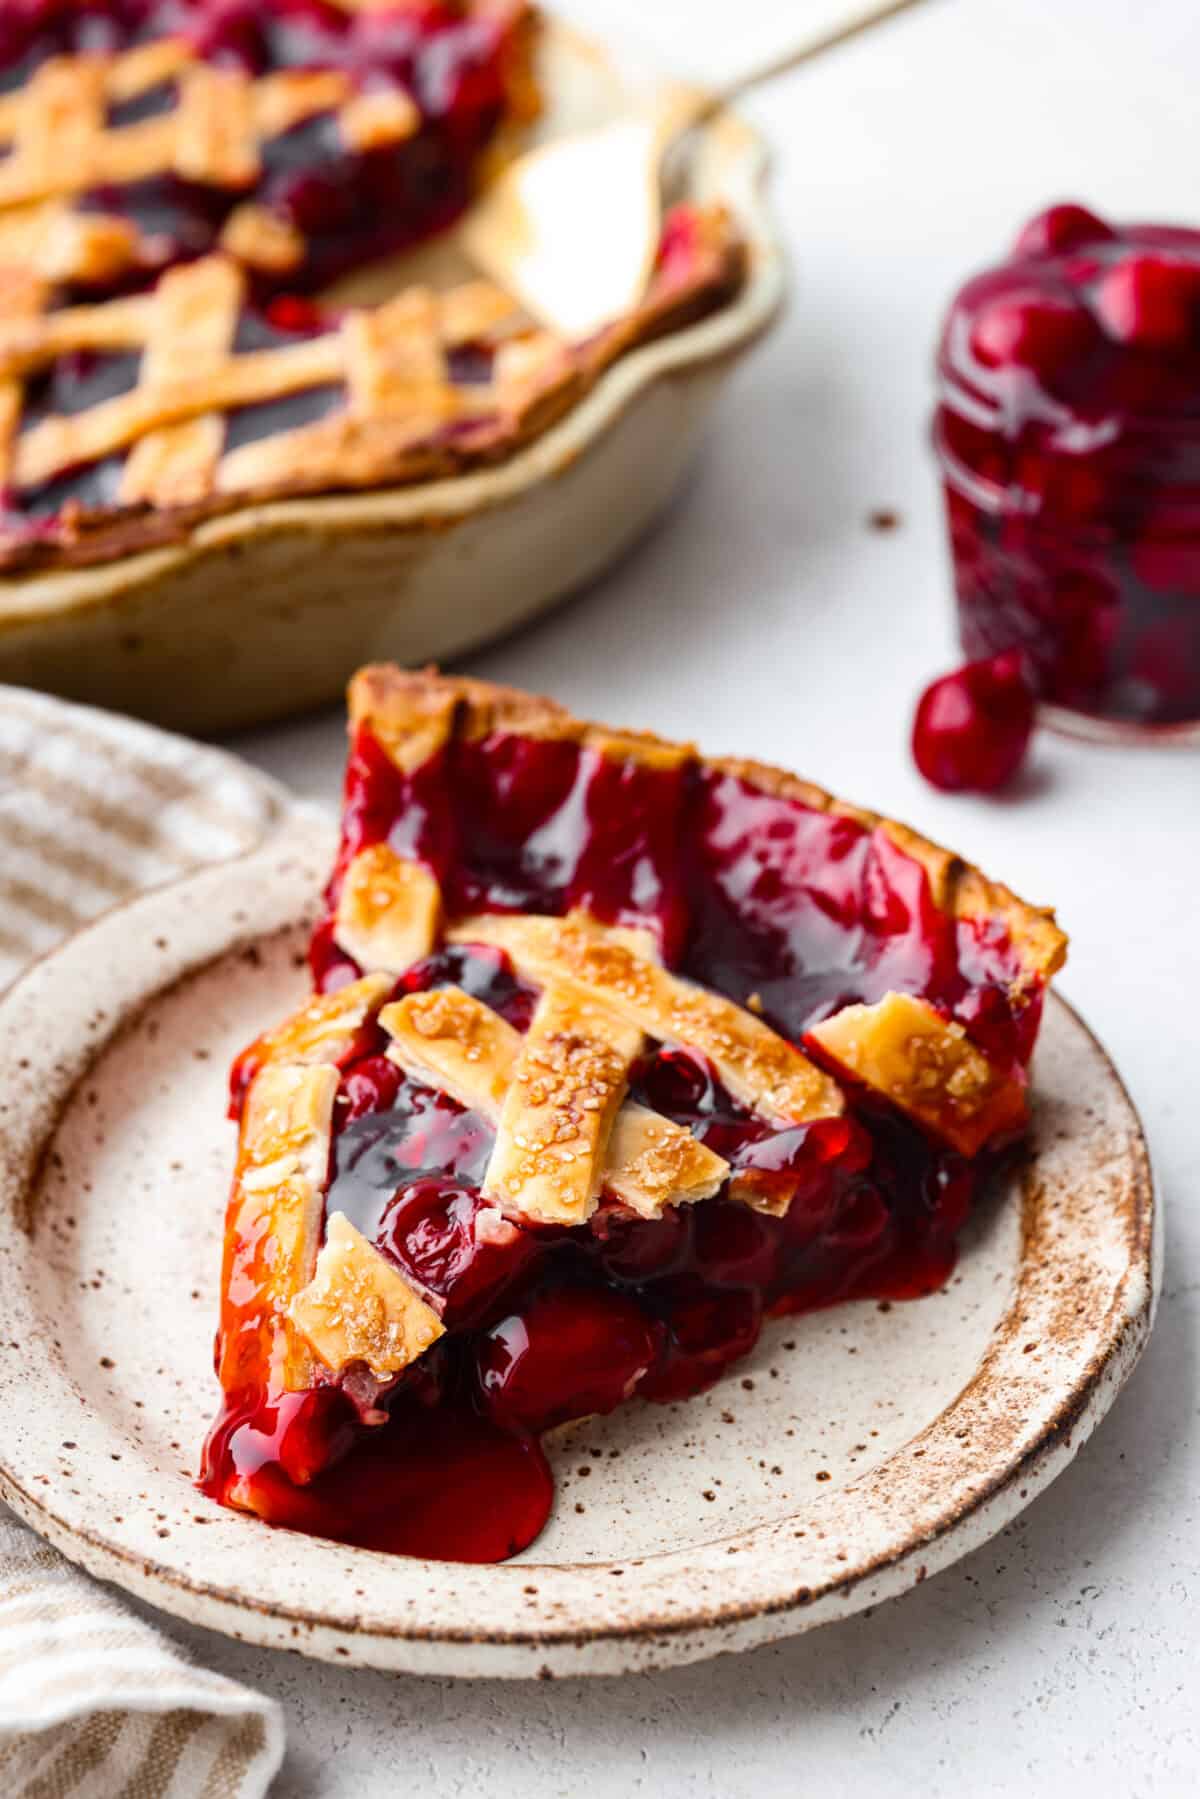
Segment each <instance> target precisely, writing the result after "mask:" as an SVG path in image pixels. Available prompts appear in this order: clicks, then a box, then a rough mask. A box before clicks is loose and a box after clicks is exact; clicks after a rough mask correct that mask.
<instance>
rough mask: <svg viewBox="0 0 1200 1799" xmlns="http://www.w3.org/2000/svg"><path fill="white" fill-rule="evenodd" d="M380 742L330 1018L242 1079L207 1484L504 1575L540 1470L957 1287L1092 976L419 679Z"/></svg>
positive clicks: (555, 719)
mask: <svg viewBox="0 0 1200 1799" xmlns="http://www.w3.org/2000/svg"><path fill="white" fill-rule="evenodd" d="M350 711H351V733H352V744H351V753H350V761H349V768H348V773H347V779H346V796H345V811H344V818H343V828H342V840H341V849H340V853H339V856H338V859H337V863H336V867H335V870H334V873H333V877H332V880H331V882H330V885H329V888H328V892H327V896H326V908H325V916H324V917H323V919H322V921H321V922H320V924H319V925H318V927H317V929H316V932H315V935H314V937H313V941H312V950H311V962H312V971H313V977H314V986H315V992H314V995H313V997H312V998H311V999H310V1000H309V1002H308V1003H307V1004H306V1005H305V1006H304V1007H303V1008H302V1009H301V1010H300V1011H299V1012H298V1013H297V1014H296V1015H295V1016H294V1017H293V1018H291V1019H289V1020H287V1021H285V1022H284V1023H283V1024H281V1025H280V1026H278V1027H277V1028H276V1029H274V1030H272V1031H269V1032H267V1033H266V1034H265V1035H264V1036H262V1037H260V1038H259V1039H258V1040H257V1041H256V1042H255V1043H254V1044H252V1045H251V1046H250V1047H249V1049H247V1050H246V1051H245V1052H244V1054H243V1055H242V1056H241V1057H240V1058H239V1059H238V1061H237V1063H236V1065H235V1067H234V1071H233V1079H232V1110H233V1114H234V1116H235V1117H236V1118H237V1119H238V1121H239V1127H240V1141H239V1150H238V1158H237V1168H236V1174H235V1178H234V1186H233V1194H232V1198H231V1201H230V1207H229V1213H228V1222H227V1231H226V1250H225V1264H224V1278H223V1295H224V1297H223V1304H222V1312H221V1325H220V1331H219V1335H218V1342H217V1368H218V1373H219V1376H220V1380H221V1384H222V1386H223V1388H224V1393H225V1401H224V1407H223V1410H222V1412H221V1415H220V1418H219V1419H218V1421H217V1423H216V1424H215V1426H214V1428H213V1430H212V1433H211V1435H210V1437H209V1440H208V1444H207V1446H206V1451H205V1458H204V1467H203V1473H202V1477H201V1478H202V1485H203V1487H204V1488H205V1490H206V1491H207V1492H209V1493H211V1494H212V1495H213V1496H214V1497H216V1498H218V1499H220V1500H221V1501H222V1502H224V1503H225V1504H227V1505H230V1506H233V1507H237V1508H241V1509H243V1510H246V1511H249V1512H254V1513H257V1514H258V1515H259V1516H260V1517H262V1518H264V1519H267V1520H269V1521H270V1522H272V1523H276V1524H283V1525H289V1526H291V1527H293V1528H296V1529H301V1530H306V1531H310V1532H313V1533H315V1534H318V1535H321V1536H326V1537H333V1538H335V1539H339V1540H343V1541H347V1542H352V1543H357V1544H362V1545H366V1546H368V1547H371V1548H375V1549H385V1550H393V1551H400V1552H405V1553H410V1554H419V1555H429V1556H443V1557H448V1558H455V1559H462V1560H473V1561H490V1560H498V1559H502V1558H503V1557H505V1556H508V1555H510V1554H512V1553H514V1552H516V1551H517V1550H519V1549H521V1548H523V1547H524V1546H525V1545H526V1544H528V1543H529V1542H530V1541H532V1539H533V1538H534V1537H535V1536H536V1535H537V1533H538V1531H539V1530H540V1528H541V1527H542V1524H543V1523H544V1521H545V1519H546V1517H547V1514H548V1511H549V1508H550V1505H551V1501H552V1483H551V1477H550V1473H549V1469H548V1465H547V1462H546V1459H545V1457H544V1454H543V1452H542V1449H541V1446H540V1442H539V1436H540V1433H542V1432H544V1431H546V1430H548V1429H550V1428H552V1427H553V1426H555V1425H558V1424H561V1423H563V1422H565V1421H567V1420H569V1419H573V1418H579V1417H582V1416H585V1415H588V1414H590V1413H595V1412H607V1411H610V1410H612V1409H613V1408H614V1407H615V1406H617V1405H619V1404H620V1403H622V1402H623V1401H624V1400H626V1399H629V1398H632V1397H634V1396H636V1397H638V1398H641V1399H644V1400H649V1401H652V1402H660V1403H661V1402H664V1401H671V1400H678V1399H681V1398H683V1397H686V1396H687V1395H690V1394H694V1393H697V1392H699V1391H702V1390H703V1389H704V1388H706V1387H708V1386H710V1385H711V1384H712V1383H713V1382H714V1381H716V1380H717V1379H718V1378H719V1377H720V1376H721V1374H722V1372H723V1371H724V1370H725V1369H726V1368H727V1367H728V1366H729V1364H730V1363H732V1362H734V1361H736V1360H737V1359H738V1358H739V1357H741V1356H743V1355H745V1354H746V1352H747V1351H748V1350H749V1349H750V1348H751V1347H752V1346H753V1344H754V1342H755V1340H756V1338H757V1336H758V1334H759V1331H760V1329H761V1327H762V1324H763V1320H764V1318H766V1317H769V1316H773V1315H774V1316H777V1315H779V1314H782V1313H787V1312H795V1311H802V1310H807V1309H811V1308H813V1307H816V1306H825V1305H829V1304H831V1303H833V1302H835V1301H839V1300H843V1299H850V1298H862V1297H869V1296H870V1297H883V1296H887V1297H915V1296H917V1295H919V1294H922V1293H927V1292H930V1291H932V1290H933V1289H935V1288H937V1287H938V1286H940V1285H941V1284H942V1283H943V1282H944V1281H945V1279H946V1278H947V1275H948V1273H949V1271H950V1269H951V1267H952V1265H953V1260H954V1243H955V1235H956V1232H957V1230H958V1228H959V1226H960V1225H961V1224H962V1222H963V1219H964V1217H965V1216H966V1213H967V1211H968V1208H969V1206H970V1203H971V1199H972V1195H973V1193H974V1191H975V1188H976V1185H977V1182H978V1180H979V1179H980V1177H981V1175H982V1174H983V1173H985V1172H986V1170H987V1169H988V1168H989V1166H991V1164H992V1163H993V1161H994V1159H995V1157H996V1156H997V1154H998V1153H999V1152H1000V1151H1001V1150H1002V1149H1003V1148H1004V1146H1005V1145H1008V1144H1010V1143H1012V1142H1013V1141H1014V1140H1015V1139H1016V1138H1017V1137H1018V1136H1019V1134H1020V1132H1021V1130H1022V1128H1023V1125H1024V1123H1025V1119H1026V1109H1027V1089H1028V1077H1027V1068H1028V1063H1029V1059H1030V1055H1031V1053H1032V1050H1033V1046H1034V1039H1035V1037H1036V1034H1037V1028H1038V1021H1039V1017H1040V1013H1041V1008H1042V1000H1043V996H1044V993H1045V989H1046V986H1047V983H1048V982H1049V980H1050V977H1051V976H1052V975H1053V973H1054V972H1055V970H1056V969H1057V968H1058V967H1059V966H1060V965H1061V963H1062V961H1063V958H1064V954H1065V947H1066V942H1065V938H1064V937H1063V935H1062V933H1061V932H1060V931H1059V930H1058V928H1057V926H1056V925H1055V923H1054V919H1053V915H1052V914H1050V913H1049V912H1044V911H1039V910H1037V909H1035V908H1032V907H1030V906H1027V905H1025V904H1024V903H1023V902H1021V901H1020V900H1018V899H1016V898H1014V896H1013V895H1012V894H1010V893H1009V892H1007V891H1006V889H1004V888H1003V887H999V886H996V885H994V884H993V883H992V882H990V881H988V880H987V879H985V877H984V876H982V875H981V874H979V873H978V871H977V870H975V869H973V868H970V867H969V866H967V865H966V864H964V863H963V862H962V861H961V860H960V859H959V858H958V857H956V856H953V855H951V854H949V853H948V852H947V851H945V850H940V849H937V848H935V847H934V846H933V845H932V844H929V843H927V842H925V840H924V839H922V838H920V837H918V836H916V835H915V834H914V833H913V832H911V831H909V830H907V829H905V828H904V827H903V826H900V825H896V824H892V823H890V822H888V821H886V820H881V819H878V818H876V817H875V816H873V815H872V814H870V813H866V812H862V811H859V810H858V809H856V808H854V807H850V806H846V805H844V804H842V803H841V802H840V801H837V800H833V799H831V798H830V797H829V795H827V794H825V793H823V792H821V791H820V790H819V789H817V788H815V787H812V786H810V785H808V784H807V783H806V782H803V781H801V780H798V779H797V778H796V777H794V776H792V775H789V774H785V773H783V772H781V771H780V770H777V769H772V768H768V767H764V766H763V765H761V764H758V763H754V762H746V761H738V760H724V761H710V760H706V759H703V758H701V757H700V756H699V755H698V754H697V753H696V751H694V750H693V749H691V748H690V747H688V746H684V745H678V744H672V743H665V742H663V741H661V740H660V739H658V738H655V737H652V736H648V735H644V734H635V733H626V732H619V731H612V730H608V729H606V728H603V727H600V726H595V725H588V724H581V723H579V722H578V721H577V720H575V719H573V718H572V717H571V716H570V715H569V714H568V713H566V712H565V711H563V710H562V709H561V708H560V707H558V706H556V705H554V704H553V703H551V702H550V701H547V700H540V699H535V698H533V697H531V696H529V695H526V694H522V693H517V692H513V691H510V690H507V689H503V688H497V687H490V686H487V685H484V684H483V683H479V682H474V681H468V680H450V679H443V678H440V677H438V676H437V675H434V674H428V673H426V674H420V673H417V674H412V673H404V672H401V671H400V670H398V669H396V668H389V667H379V668H372V669H366V670H364V671H363V672H362V673H360V674H359V675H358V676H357V677H356V679H355V681H354V683H353V685H352V688H351V695H350Z"/></svg>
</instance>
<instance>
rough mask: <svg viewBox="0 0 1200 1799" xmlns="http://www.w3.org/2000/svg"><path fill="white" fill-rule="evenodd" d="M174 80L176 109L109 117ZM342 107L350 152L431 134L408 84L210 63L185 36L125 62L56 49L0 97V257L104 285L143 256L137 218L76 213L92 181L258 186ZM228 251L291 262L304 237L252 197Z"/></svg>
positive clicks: (233, 223) (237, 219) (232, 221)
mask: <svg viewBox="0 0 1200 1799" xmlns="http://www.w3.org/2000/svg"><path fill="white" fill-rule="evenodd" d="M165 83H171V84H173V85H174V87H175V93H176V101H177V103H176V105H175V106H174V107H173V108H171V109H170V110H169V111H166V112H163V113H159V114H155V115H154V116H152V117H150V118H146V119H141V120H138V121H136V122H135V123H132V124H127V125H116V126H114V125H110V124H109V115H110V113H111V111H112V109H113V108H114V107H117V106H119V105H120V104H122V103H123V102H127V101H131V100H136V99H138V98H140V97H141V96H143V95H145V94H148V93H150V92H151V91H152V90H153V89H155V88H157V87H160V86H162V85H163V84H165ZM324 113H331V114H333V115H334V116H335V118H336V121H337V129H338V132H339V134H340V136H341V139H342V142H343V143H344V144H345V146H346V148H347V150H349V151H357V150H365V149H376V148H379V147H381V146H384V145H389V144H399V143H402V142H404V141H405V140H406V139H407V138H409V137H411V136H413V134H414V133H415V132H417V131H418V130H419V129H420V125H421V115H420V112H419V110H418V108H417V106H416V105H415V103H414V102H413V101H412V100H411V99H410V98H409V97H408V95H407V94H405V93H404V92H402V91H401V90H398V89H389V90H384V91H379V92H365V93H360V92H358V91H356V89H355V86H354V83H353V81H352V80H351V78H350V76H349V75H347V74H346V73H345V72H344V71H342V70H339V69H281V70H276V71H274V72H273V73H271V74H267V75H263V76H260V77H257V78H253V77H251V76H249V75H247V74H246V73H244V72H243V71H241V70H239V69H234V68H219V67H214V66H212V65H210V64H209V63H207V62H204V61H203V60H202V59H200V58H199V57H198V56H197V55H196V54H195V52H194V51H193V50H192V49H191V48H190V47H189V45H188V44H187V43H186V42H185V41H184V40H183V39H182V38H162V39H160V40H158V41H156V42H154V43H149V44H143V45H139V46H137V47H135V48H134V49H131V50H127V51H124V52H123V53H121V54H119V55H116V56H104V55H99V54H84V55H79V56H59V57H52V58H50V59H49V60H48V61H47V62H45V63H43V64H42V65H41V67H40V68H38V69H37V70H36V71H35V73H34V74H33V76H32V77H31V79H30V80H29V82H28V83H27V84H26V85H25V86H24V88H22V89H21V90H19V91H18V92H15V93H13V94H10V95H7V96H4V97H3V98H0V145H6V146H7V147H8V149H9V154H8V156H7V157H6V158H5V159H4V160H3V162H0V259H2V260H12V259H14V258H19V259H20V260H21V261H23V262H25V263H26V264H27V265H28V266H31V267H32V268H33V269H34V270H35V271H36V272H37V273H38V274H40V275H42V276H43V277H44V278H45V279H47V280H51V281H66V280H72V279H89V280H95V279H103V278H105V277H106V276H110V275H112V274H115V273H118V272H120V271H121V270H122V269H124V268H127V267H129V266H131V265H133V264H134V263H136V262H137V260H138V256H139V252H140V249H141V240H140V234H139V232H138V229H137V226H136V225H135V224H134V223H133V222H132V221H131V220H129V219H126V218H123V217H121V216H119V215H107V214H104V213H87V214H77V213H74V212H73V211H72V209H71V204H70V203H71V202H72V201H73V200H74V199H75V198H77V197H78V196H79V195H81V194H83V193H85V192H87V191H88V190H89V189H94V188H111V187H120V186H124V185H126V184H129V183H133V182H138V181H144V180H149V179H153V178H154V177H156V176H163V175H169V174H173V175H177V176H179V177H180V178H181V179H183V180H186V181H191V182H198V183H201V184H203V185H206V186H210V187H217V188H224V189H227V190H229V189H232V190H235V191H236V190H241V189H249V188H251V187H253V185H254V184H255V182H256V181H257V180H258V178H259V176H260V174H261V170H262V156H261V151H262V146H263V144H264V143H266V142H268V141H269V140H270V139H272V138H275V137H278V136H280V135H281V134H282V133H284V132H286V131H289V130H291V129H292V128H293V127H294V126H296V125H300V124H302V123H303V122H304V121H305V120H306V119H311V118H315V117H317V116H318V115H319V114H324ZM223 241H224V242H225V244H226V246H227V247H228V248H229V249H230V250H231V251H232V252H233V253H234V254H236V255H238V256H239V257H241V258H242V259H243V260H245V261H248V262H250V263H257V264H259V265H260V266H262V267H264V268H270V269H275V270H277V269H280V268H284V269H286V268H288V267H291V266H294V265H295V264H296V263H298V262H299V261H300V260H301V258H302V255H303V251H304V244H303V240H302V239H300V238H299V237H298V236H296V234H295V233H294V232H293V231H292V228H291V227H290V226H289V225H287V224H286V223H285V222H284V221H283V220H281V219H280V218H278V217H277V216H276V215H274V214H273V213H271V212H270V210H269V209H268V208H265V207H262V206H259V205H257V204H255V203H254V202H252V201H248V202H246V203H245V204H244V205H242V206H239V207H236V208H235V209H234V212H233V213H232V214H231V216H230V218H229V220H228V221H227V222H226V226H225V229H224V238H223Z"/></svg>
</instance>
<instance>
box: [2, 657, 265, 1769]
mask: <svg viewBox="0 0 1200 1799" xmlns="http://www.w3.org/2000/svg"><path fill="white" fill-rule="evenodd" d="M289 809H290V806H289V801H288V799H287V796H286V794H285V793H284V791H283V789H282V788H280V787H277V786H275V785H274V783H272V782H270V781H268V780H266V779H265V778H264V777H261V776H259V775H257V774H255V773H254V772H253V771H252V770H251V769H249V768H246V767H244V766H242V765H241V764H240V763H238V762H237V761H235V760H234V758H233V757H231V756H227V755H225V754H223V753H222V752H221V751H219V750H213V749H207V748H204V747H202V746H201V745H199V744H193V743H188V742H186V741H185V740H184V739H182V738H179V737H169V736H166V735H165V734H164V733H162V732H160V731H155V730H151V729H150V728H149V727H147V726H145V725H139V724H134V723H132V722H131V721H130V720H128V719H125V718H118V717H115V716H111V715H109V714H106V713H101V712H93V711H90V710H88V709H87V708H84V707H80V706H68V705H65V704H64V703H63V702H62V701H59V700H52V699H48V698H45V697H44V696H43V695H41V694H35V693H30V692H27V691H26V690H25V689H23V688H14V687H0V988H2V987H4V986H5V985H6V984H7V983H8V982H9V981H11V980H12V979H13V978H14V977H15V976H16V975H17V974H19V973H20V971H21V969H22V968H23V967H24V966H25V965H26V964H27V963H28V962H29V961H30V960H32V959H33V958H34V957H35V956H38V955H42V954H44V953H45V952H46V951H47V950H49V949H52V948H53V946H54V945H55V944H56V943H58V942H60V941H61V940H62V938H64V937H66V936H68V935H69V934H70V933H71V932H72V931H74V930H77V929H78V928H79V927H80V925H82V924H84V923H85V922H86V921H87V920H88V919H90V918H94V917H95V916H96V915H97V913H99V912H102V911H104V910H106V908H108V907H109V906H112V905H115V904H116V903H117V902H118V901H120V900H122V899H125V898H127V897H128V896H129V895H130V894H131V893H134V892H136V891H137V890H138V889H139V888H143V887H152V886H157V885H160V884H162V883H163V882H166V881H171V880H174V879H176V878H177V877H178V876H180V875H182V874H185V873H186V872H187V871H188V870H189V869H191V868H195V867H197V866H198V865H199V864H201V863H204V862H216V861H221V860H225V859H228V858H230V857H233V856H237V855H239V854H241V853H242V852H243V851H245V850H248V849H250V848H251V847H252V846H253V845H254V844H255V843H257V842H259V841H260V840H261V839H262V838H263V837H264V836H266V835H267V834H268V833H269V832H270V831H272V830H273V829H275V827H276V826H277V825H278V823H279V822H280V821H281V820H282V818H283V817H284V815H285V814H286V813H287V812H288V810H289ZM282 1756H283V1719H282V1716H281V1713H280V1711H279V1707H278V1705H277V1704H276V1703H275V1701H274V1700H272V1699H268V1698H265V1697H263V1696H262V1695H260V1694H257V1693H252V1692H250V1691H248V1690H247V1689H246V1688H245V1687H240V1686H238V1685H237V1684H236V1683H235V1682H234V1681H231V1680H227V1679H225V1677H224V1676H223V1675H218V1674H212V1673H209V1672H208V1671H207V1670H206V1669H204V1668H198V1667H196V1666H195V1665H194V1664H193V1663H191V1662H189V1661H187V1660H186V1659H185V1658H184V1657H183V1656H182V1655H181V1654H180V1652H179V1651H178V1650H177V1649H176V1648H175V1646H174V1645H173V1644H172V1643H171V1642H169V1641H168V1639H167V1638H166V1637H165V1636H164V1635H163V1634H162V1633H161V1632H160V1631H159V1630H157V1629H156V1628H155V1626H154V1625H153V1624H152V1623H148V1622H146V1621H145V1619H144V1618H143V1617H142V1616H141V1615H140V1614H139V1613H138V1612H136V1611H135V1610H134V1609H133V1607H132V1606H130V1605H128V1604H127V1603H126V1601H125V1600H124V1599H123V1598H122V1597H121V1596H120V1595H119V1594H117V1593H116V1592H114V1591H113V1590H112V1589H110V1588H108V1587H105V1586H101V1585H100V1584H99V1583H98V1582H96V1581H93V1580H92V1579H91V1578H90V1577H89V1576H88V1575H86V1574H84V1573H82V1572H81V1570H80V1569H78V1568H76V1567H75V1566H74V1565H73V1564H72V1563H71V1562H68V1561H67V1560H66V1559H65V1558H64V1557H63V1556H61V1555H59V1554H58V1552H57V1551H56V1550H53V1549H50V1548H48V1547H47V1545H46V1544H44V1543H43V1542H42V1541H41V1540H40V1539H39V1538H38V1537H36V1536H34V1534H33V1533H32V1532H31V1531H28V1530H26V1529H25V1528H24V1527H23V1526H22V1525H20V1524H18V1523H16V1522H15V1521H14V1520H13V1519H12V1517H11V1514H9V1513H7V1512H6V1511H5V1510H4V1508H3V1507H0V1794H3V1795H4V1799H67V1795H70V1796H71V1799H257V1795H259V1794H262V1793H264V1792H265V1791H266V1789H267V1787H268V1786H269V1785H270V1783H271V1780H272V1779H273V1777H274V1775H275V1773H276V1770H277V1769H278V1767H279V1764H280V1761H281V1759H282Z"/></svg>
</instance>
